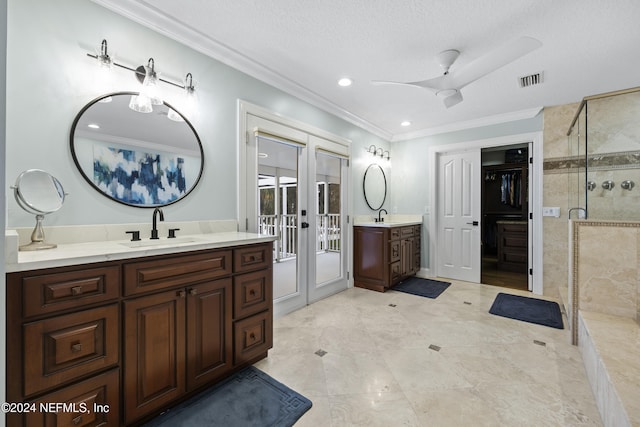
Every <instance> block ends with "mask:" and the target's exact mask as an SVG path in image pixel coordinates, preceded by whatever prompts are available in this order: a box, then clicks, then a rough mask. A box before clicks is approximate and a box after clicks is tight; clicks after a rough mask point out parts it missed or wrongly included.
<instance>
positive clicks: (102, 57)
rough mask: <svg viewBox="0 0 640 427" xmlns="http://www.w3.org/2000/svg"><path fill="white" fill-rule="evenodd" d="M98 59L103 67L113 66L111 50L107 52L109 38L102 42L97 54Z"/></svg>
mask: <svg viewBox="0 0 640 427" xmlns="http://www.w3.org/2000/svg"><path fill="white" fill-rule="evenodd" d="M96 60H97V61H98V64H99V65H100V67H101V68H107V69H109V68H111V64H112V63H113V59H112V58H111V57H110V56H109V52H107V40H106V39H103V40H102V43H101V44H100V54H99V55H96Z"/></svg>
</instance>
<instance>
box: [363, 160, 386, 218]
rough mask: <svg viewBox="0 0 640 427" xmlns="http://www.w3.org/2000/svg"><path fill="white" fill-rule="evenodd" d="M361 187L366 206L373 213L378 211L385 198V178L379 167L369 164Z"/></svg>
mask: <svg viewBox="0 0 640 427" xmlns="http://www.w3.org/2000/svg"><path fill="white" fill-rule="evenodd" d="M362 187H363V191H364V200H365V201H366V202H367V205H368V206H369V207H370V208H371V209H373V210H374V211H375V210H378V209H380V208H381V207H382V205H383V204H384V200H385V199H386V198H387V178H386V177H385V175H384V170H382V167H381V166H380V165H376V164H371V165H369V167H367V170H366V171H365V172H364V181H363V183H362Z"/></svg>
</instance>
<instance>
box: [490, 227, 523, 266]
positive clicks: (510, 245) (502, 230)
mask: <svg viewBox="0 0 640 427" xmlns="http://www.w3.org/2000/svg"><path fill="white" fill-rule="evenodd" d="M496 225H497V235H498V270H507V271H515V272H519V273H524V272H526V271H527V268H528V262H529V260H528V256H529V255H528V254H529V252H528V251H529V246H528V229H527V222H526V221H496Z"/></svg>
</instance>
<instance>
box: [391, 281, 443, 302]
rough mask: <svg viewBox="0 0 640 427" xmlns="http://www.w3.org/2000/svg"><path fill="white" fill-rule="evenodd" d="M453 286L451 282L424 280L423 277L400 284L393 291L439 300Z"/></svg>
mask: <svg viewBox="0 0 640 427" xmlns="http://www.w3.org/2000/svg"><path fill="white" fill-rule="evenodd" d="M449 285H451V283H449V282H441V281H439V280H431V279H423V278H421V277H416V276H413V277H409V278H408V279H405V280H403V281H402V282H400V283H398V284H397V285H395V286H394V287H392V288H391V289H393V290H394V291H399V292H404V293H407V294H412V295H419V296H421V297H427V298H438V296H439V295H440V294H441V293H443V292H444V291H445V289H447V288H448V287H449Z"/></svg>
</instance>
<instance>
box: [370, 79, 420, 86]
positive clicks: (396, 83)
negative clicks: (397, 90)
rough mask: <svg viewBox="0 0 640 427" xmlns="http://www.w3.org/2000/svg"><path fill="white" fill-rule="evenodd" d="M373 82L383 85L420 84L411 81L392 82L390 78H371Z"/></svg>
mask: <svg viewBox="0 0 640 427" xmlns="http://www.w3.org/2000/svg"><path fill="white" fill-rule="evenodd" d="M371 84H372V85H376V86H382V85H399V86H418V85H416V84H414V83H411V82H392V81H388V80H371Z"/></svg>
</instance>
